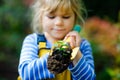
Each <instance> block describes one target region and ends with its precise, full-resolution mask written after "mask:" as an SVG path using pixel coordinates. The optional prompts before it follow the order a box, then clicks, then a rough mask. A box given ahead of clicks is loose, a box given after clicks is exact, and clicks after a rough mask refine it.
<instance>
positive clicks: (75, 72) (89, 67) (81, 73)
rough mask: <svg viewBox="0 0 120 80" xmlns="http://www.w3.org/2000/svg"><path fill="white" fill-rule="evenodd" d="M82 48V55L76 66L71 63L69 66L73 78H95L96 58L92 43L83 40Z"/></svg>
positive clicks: (83, 79)
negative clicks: (94, 58)
mask: <svg viewBox="0 0 120 80" xmlns="http://www.w3.org/2000/svg"><path fill="white" fill-rule="evenodd" d="M80 50H81V52H82V57H81V58H80V60H79V61H78V63H77V64H76V65H75V66H73V64H70V66H69V67H68V69H69V70H70V71H71V73H72V78H73V80H95V79H96V75H95V72H94V60H93V56H92V49H91V46H90V43H89V42H88V41H87V40H83V41H82V43H81V45H80Z"/></svg>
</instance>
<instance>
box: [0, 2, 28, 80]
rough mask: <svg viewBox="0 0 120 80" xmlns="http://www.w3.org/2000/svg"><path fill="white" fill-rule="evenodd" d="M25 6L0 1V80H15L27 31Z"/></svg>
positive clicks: (19, 3)
mask: <svg viewBox="0 0 120 80" xmlns="http://www.w3.org/2000/svg"><path fill="white" fill-rule="evenodd" d="M27 11H28V9H27V6H25V5H24V4H23V3H22V1H21V0H0V80H16V77H17V76H18V72H17V66H18V59H19V54H20V49H21V45H22V41H23V38H24V37H25V35H26V34H27V33H28V30H29V21H30V20H29V18H28V16H29V15H27Z"/></svg>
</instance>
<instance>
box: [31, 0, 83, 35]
mask: <svg viewBox="0 0 120 80" xmlns="http://www.w3.org/2000/svg"><path fill="white" fill-rule="evenodd" d="M58 8H61V9H62V8H63V9H64V10H65V11H66V12H67V11H68V10H69V9H72V11H73V12H74V13H75V20H76V21H75V24H80V23H84V19H83V17H82V13H83V12H84V11H85V8H83V4H82V2H81V0H35V2H34V3H33V5H32V6H31V9H32V10H33V16H32V17H33V20H32V25H31V26H32V29H33V31H34V32H37V33H41V32H42V25H41V22H42V21H41V17H42V14H43V12H44V11H46V10H47V11H50V12H53V11H56V10H57V9H58Z"/></svg>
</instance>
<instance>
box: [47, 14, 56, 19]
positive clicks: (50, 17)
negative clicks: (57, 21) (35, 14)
mask: <svg viewBox="0 0 120 80" xmlns="http://www.w3.org/2000/svg"><path fill="white" fill-rule="evenodd" d="M47 17H48V18H49V19H54V18H55V16H53V15H48V16H47Z"/></svg>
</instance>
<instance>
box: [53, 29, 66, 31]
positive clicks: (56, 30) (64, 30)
mask: <svg viewBox="0 0 120 80" xmlns="http://www.w3.org/2000/svg"><path fill="white" fill-rule="evenodd" d="M53 30H55V31H56V32H63V31H65V29H53Z"/></svg>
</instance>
